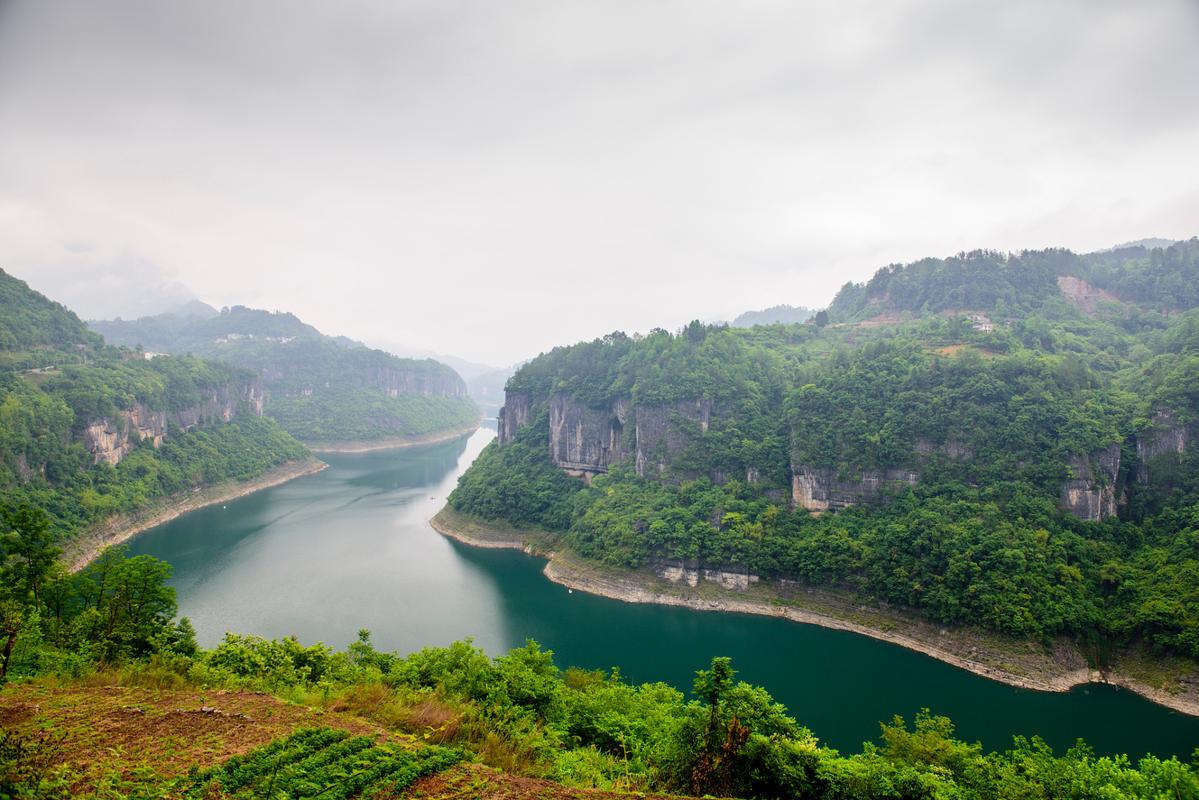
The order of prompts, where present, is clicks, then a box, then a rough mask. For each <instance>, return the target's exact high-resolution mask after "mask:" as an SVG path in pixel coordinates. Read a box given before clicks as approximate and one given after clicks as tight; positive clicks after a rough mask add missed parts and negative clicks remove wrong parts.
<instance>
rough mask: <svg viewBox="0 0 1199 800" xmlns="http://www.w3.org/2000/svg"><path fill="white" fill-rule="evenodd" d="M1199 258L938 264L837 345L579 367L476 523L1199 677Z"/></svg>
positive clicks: (566, 355) (976, 256)
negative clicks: (1198, 288) (1193, 290)
mask: <svg viewBox="0 0 1199 800" xmlns="http://www.w3.org/2000/svg"><path fill="white" fill-rule="evenodd" d="M1197 255H1199V240H1194V239H1192V240H1190V241H1189V242H1182V243H1178V244H1175V245H1172V246H1170V247H1169V248H1167V249H1164V250H1162V249H1155V250H1148V251H1147V250H1145V249H1144V248H1140V247H1137V248H1127V249H1123V250H1118V251H1115V252H1108V253H1100V254H1091V255H1085V256H1078V255H1075V254H1072V253H1069V252H1068V251H1060V250H1050V251H1041V252H1027V253H1020V254H1013V255H1002V254H996V253H970V254H964V255H962V256H959V257H956V258H951V259H927V260H924V261H920V262H916V263H915V264H911V265H908V266H905V267H887V268H884V269H883V270H880V271H879V273H878V274H877V275H876V276H875V277H874V278H873V279H872V280H871V281H869V282H868V283H867V284H864V285H849V286H846V287H845V288H844V289H843V290H842V291H841V293H840V294H839V295H838V296H837V298H836V300H835V301H834V303H833V304H832V306H831V308H830V309H829V312H828V314H827V315H825V316H824V317H823V318H820V317H817V318H814V319H813V321H812V322H811V323H809V324H804V325H790V326H787V325H773V326H759V327H754V328H749V329H736V328H726V327H721V326H704V325H701V324H699V323H692V324H691V325H689V326H687V327H686V328H684V329H682V330H681V331H679V332H677V333H674V334H672V333H668V332H666V331H662V330H656V331H652V332H651V333H649V334H646V335H643V336H626V335H624V334H621V333H615V334H612V335H609V336H607V337H604V338H602V339H598V340H596V341H593V342H587V343H582V344H578V345H575V346H572V347H562V348H556V349H555V350H553V351H552V352H550V353H547V354H544V355H542V356H541V357H539V358H537V359H534V360H533V361H532V362H530V363H529V364H527V365H525V366H524V367H522V368H521V369H520V370H519V371H518V372H517V373H516V374H515V376H514V377H513V378H512V379H511V380H510V381H509V383H508V386H507V404H506V407H505V409H504V412H503V414H502V416H501V425H500V437H499V440H498V441H497V442H495V443H493V444H491V445H490V446H489V447H488V449H487V450H485V451H484V452H483V454H482V455H481V456H480V457H479V459H478V460H477V461H476V462H475V464H474V465H473V466H472V467H471V468H470V469H469V470H468V471H467V473H466V474H465V475H464V476H463V477H462V479H461V481H460V483H459V486H458V488H457V489H456V491H455V492H454V493H453V495H452V496H451V498H450V503H451V505H452V507H453V508H454V509H455V510H457V511H459V512H463V513H467V514H471V515H474V516H477V517H481V518H484V519H503V520H506V521H508V522H510V523H512V524H515V525H518V526H523V527H530V528H540V529H544V530H548V531H551V532H554V533H557V534H560V535H561V537H562V541H563V543H564V544H565V545H566V546H568V547H569V548H571V549H573V550H575V551H576V552H578V553H579V554H581V555H583V556H585V557H588V558H592V559H595V560H598V561H602V562H605V563H608V564H612V565H616V566H621V567H629V568H642V567H655V566H657V565H661V564H663V563H668V562H669V563H683V564H691V565H703V566H708V567H730V568H736V569H740V570H745V571H748V572H750V573H752V574H756V575H760V576H764V577H769V578H788V579H792V580H799V581H801V582H804V583H806V584H808V585H812V586H821V587H830V588H833V589H836V590H840V591H845V592H849V593H851V594H852V595H854V596H857V597H859V598H861V599H864V600H869V601H874V602H885V603H887V604H889V605H890V606H892V607H898V608H905V609H909V610H910V611H911V612H912V613H914V614H918V615H921V616H924V617H926V618H928V619H931V620H935V621H937V622H939V623H951V624H968V625H976V626H981V627H984V628H987V629H990V630H993V631H995V632H998V633H1001V634H1004V635H1010V636H1015V637H1021V638H1033V639H1044V640H1046V641H1048V640H1049V639H1050V638H1051V637H1055V636H1063V635H1064V636H1069V637H1073V638H1075V639H1076V640H1078V641H1079V643H1080V645H1082V646H1083V647H1084V648H1085V650H1086V652H1087V653H1088V655H1090V656H1091V657H1092V658H1093V659H1096V660H1099V661H1100V662H1102V661H1103V659H1104V658H1106V654H1108V653H1110V652H1111V651H1112V649H1113V648H1119V647H1125V646H1143V647H1146V648H1149V649H1150V650H1151V651H1154V652H1162V651H1166V652H1172V653H1177V654H1181V655H1185V656H1188V657H1192V658H1194V657H1199V593H1197V591H1196V587H1197V586H1199V582H1197V581H1196V580H1195V577H1196V576H1197V575H1199V551H1196V550H1195V546H1194V543H1195V542H1196V541H1199V455H1197V453H1196V450H1197V448H1196V447H1195V446H1194V441H1195V436H1196V432H1197V430H1199V428H1197V427H1196V423H1197V422H1199V388H1197V387H1199V310H1197V309H1195V308H1193V306H1195V305H1196V304H1199V299H1196V300H1195V301H1194V302H1192V301H1191V300H1190V299H1188V298H1189V297H1190V296H1189V295H1188V294H1187V293H1186V292H1178V291H1175V289H1174V288H1170V287H1175V284H1176V283H1177V281H1180V280H1181V281H1184V282H1189V285H1191V286H1194V285H1199V274H1197V273H1196V269H1197V267H1196V256H1197ZM1091 280H1094V281H1096V283H1095V284H1091V283H1089V281H1091ZM1101 284H1102V285H1103V286H1107V287H1111V289H1110V291H1109V290H1107V289H1105V290H1104V291H1108V292H1109V293H1108V294H1107V295H1104V296H1103V297H1102V298H1101V300H1100V301H1099V302H1097V303H1090V302H1089V299H1090V298H1093V297H1095V296H1097V292H1098V289H1097V288H1096V287H1097V286H1099V285H1101ZM1167 299H1168V300H1169V303H1168V304H1167V303H1166V300H1167ZM880 316H883V319H882V320H880V319H879V317H880Z"/></svg>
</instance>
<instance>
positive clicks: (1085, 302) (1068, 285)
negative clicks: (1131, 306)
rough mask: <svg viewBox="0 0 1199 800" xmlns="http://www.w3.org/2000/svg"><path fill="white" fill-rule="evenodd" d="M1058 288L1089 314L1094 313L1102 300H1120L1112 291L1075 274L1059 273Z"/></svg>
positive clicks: (1063, 294) (1110, 301)
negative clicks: (1095, 285)
mask: <svg viewBox="0 0 1199 800" xmlns="http://www.w3.org/2000/svg"><path fill="white" fill-rule="evenodd" d="M1057 288H1058V289H1060V290H1061V292H1062V296H1063V297H1065V298H1066V299H1067V300H1069V301H1070V302H1071V303H1073V304H1074V305H1075V306H1077V307H1078V308H1080V309H1082V310H1083V311H1085V312H1087V313H1088V314H1094V313H1095V309H1097V308H1098V307H1099V304H1100V303H1101V302H1102V303H1119V302H1120V298H1118V297H1116V296H1115V295H1114V294H1112V293H1111V292H1108V291H1104V290H1103V289H1099V288H1096V287H1094V286H1092V285H1091V284H1089V283H1087V282H1086V281H1084V280H1083V279H1082V278H1076V277H1074V276H1073V275H1059V276H1058V278H1057Z"/></svg>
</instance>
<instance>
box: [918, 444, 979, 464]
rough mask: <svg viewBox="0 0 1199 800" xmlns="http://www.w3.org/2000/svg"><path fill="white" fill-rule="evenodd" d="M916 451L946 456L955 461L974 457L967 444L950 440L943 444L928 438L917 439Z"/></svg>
mask: <svg viewBox="0 0 1199 800" xmlns="http://www.w3.org/2000/svg"><path fill="white" fill-rule="evenodd" d="M916 453H917V454H918V455H921V456H934V455H942V456H947V457H949V458H952V459H954V460H955V461H956V460H961V459H968V458H973V457H974V451H973V450H972V449H970V447H969V445H966V444H964V443H962V442H955V441H952V440H950V441H947V442H945V443H944V444H937V443H936V442H934V441H931V440H929V439H917V440H916Z"/></svg>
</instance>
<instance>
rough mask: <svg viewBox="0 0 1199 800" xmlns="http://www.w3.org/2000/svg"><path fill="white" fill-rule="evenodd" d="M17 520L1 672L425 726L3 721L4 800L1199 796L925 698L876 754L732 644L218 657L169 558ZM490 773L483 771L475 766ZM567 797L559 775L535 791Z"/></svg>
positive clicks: (1145, 772)
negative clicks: (214, 751)
mask: <svg viewBox="0 0 1199 800" xmlns="http://www.w3.org/2000/svg"><path fill="white" fill-rule="evenodd" d="M2 524H3V527H2V528H0V530H2V531H3V536H0V609H2V611H3V616H2V619H0V621H2V622H3V625H2V626H0V637H3V642H0V644H3V650H2V653H3V656H2V660H0V681H4V680H7V681H19V682H21V683H23V684H25V685H32V686H34V687H37V688H39V689H40V691H42V692H43V695H42V696H46V695H45V692H48V691H53V690H55V689H56V688H59V687H64V686H65V687H71V686H74V685H80V684H82V685H94V686H104V687H106V689H105V691H108V692H119V691H120V688H119V687H121V686H137V687H142V688H143V694H142V695H140V696H141V697H142V698H146V697H148V696H152V695H147V694H146V693H145V691H146V690H149V691H150V692H153V691H155V690H158V689H163V688H166V687H169V688H170V690H171V691H172V692H173V693H174V694H173V696H174V697H176V698H177V697H179V693H180V692H181V691H191V692H194V694H195V696H196V697H197V698H199V699H201V700H203V699H204V698H208V697H216V698H219V697H221V696H222V695H225V694H226V690H244V689H252V690H257V691H260V692H270V693H274V694H277V695H279V696H281V697H285V698H289V699H291V700H292V701H293V702H298V703H300V704H301V705H308V706H316V707H318V708H321V709H323V710H324V712H325V716H324V717H323V720H324V721H325V722H326V723H328V724H336V723H335V722H334V720H333V717H334V716H335V715H345V714H351V715H356V716H358V717H359V718H361V719H363V720H368V721H371V722H373V723H376V724H379V725H382V726H384V728H385V729H387V730H390V731H396V732H400V733H405V734H409V735H410V736H411V738H409V739H407V740H406V741H405V742H404V743H402V744H401V745H399V746H397V745H394V744H390V743H388V742H381V741H380V740H379V739H378V738H375V737H371V736H356V737H351V736H349V735H348V734H347V733H346V732H345V730H343V729H341V730H339V729H337V728H329V727H322V728H310V729H303V730H298V731H295V732H294V733H292V734H291V735H287V736H281V737H280V738H278V739H277V740H275V741H273V742H271V743H269V744H267V745H264V746H262V747H261V748H256V749H254V750H250V751H249V752H241V753H240V754H239V755H234V756H232V757H229V758H227V759H225V760H223V761H221V762H219V763H217V764H215V765H210V766H205V767H204V768H203V769H200V768H197V766H196V765H192V768H191V769H190V770H188V771H186V772H184V771H182V770H181V769H180V768H179V764H178V763H177V756H175V755H174V754H173V750H172V749H168V750H167V751H166V752H165V753H157V752H155V753H153V754H147V756H148V757H142V758H139V759H138V763H139V766H138V768H137V769H125V770H122V769H120V768H119V767H116V766H112V767H110V768H106V765H105V764H90V765H89V764H79V763H76V762H72V761H71V760H70V759H66V758H63V757H61V756H60V755H59V752H58V748H60V747H62V745H63V743H64V742H63V739H62V738H61V737H59V738H55V737H54V736H50V735H47V733H46V731H45V730H42V729H40V728H39V727H38V726H37V723H36V719H35V720H34V724H32V725H31V724H29V723H28V721H26V722H25V723H24V724H22V720H27V718H26V717H22V716H20V715H15V716H14V717H12V719H13V720H14V721H15V722H16V723H17V724H14V725H13V726H11V727H9V728H7V729H6V730H5V731H3V732H0V794H2V795H3V796H6V797H41V798H60V797H64V798H65V797H79V796H96V797H109V796H112V797H116V796H120V797H147V798H149V797H166V796H171V797H195V798H204V797H216V796H237V797H277V796H289V797H291V796H294V797H301V796H328V797H360V796H361V797H384V796H397V793H399V792H401V791H402V790H404V789H405V788H407V787H408V786H409V785H410V784H411V783H412V782H413V781H415V780H416V779H418V778H419V777H420V776H422V775H427V774H432V773H436V772H439V771H441V770H445V769H449V768H450V767H452V766H453V765H454V764H457V763H458V762H460V761H462V760H463V759H472V760H477V761H479V762H482V763H483V764H487V765H491V766H492V767H495V768H498V769H499V770H502V771H503V773H508V774H516V775H525V776H533V777H539V778H548V779H551V780H553V781H555V782H557V783H559V784H561V785H562V786H563V787H600V788H604V789H609V790H620V791H625V792H647V791H653V792H672V793H687V794H691V795H697V796H698V795H704V796H712V795H715V796H721V797H732V796H735V797H746V798H801V797H802V798H830V799H831V798H846V799H847V800H848V798H971V799H972V800H974V799H979V798H983V799H990V798H994V799H995V800H1001V799H1003V800H1007V799H1009V798H1010V799H1011V800H1015V799H1016V798H1029V797H1038V798H1092V797H1110V798H1134V797H1136V798H1157V797H1187V798H1193V797H1197V796H1199V775H1197V774H1196V773H1195V770H1194V767H1193V766H1192V765H1188V764H1185V763H1182V762H1180V761H1179V760H1178V759H1176V758H1171V759H1168V760H1163V759H1160V758H1157V757H1155V756H1152V755H1146V756H1144V757H1142V758H1140V760H1139V762H1137V763H1136V764H1135V765H1134V764H1133V762H1132V761H1131V760H1130V759H1128V758H1127V757H1124V756H1119V757H1097V756H1096V755H1094V753H1093V752H1092V751H1091V750H1090V749H1089V748H1088V747H1087V746H1086V744H1085V743H1083V742H1079V743H1078V744H1077V745H1076V746H1075V747H1073V748H1072V749H1071V750H1070V751H1069V752H1067V753H1065V754H1055V753H1054V752H1053V751H1052V750H1051V749H1050V748H1049V747H1048V746H1047V745H1046V744H1045V743H1044V742H1043V741H1041V740H1039V739H1037V738H1031V739H1026V738H1023V737H1017V738H1016V739H1015V740H1014V741H1013V744H1012V747H1011V749H1010V750H1007V751H1006V752H993V753H984V752H983V750H982V748H981V747H980V746H979V745H977V744H971V743H968V742H964V741H960V740H958V739H956V738H954V735H953V725H952V723H951V722H950V720H948V719H946V718H944V717H935V716H932V715H930V714H928V713H927V712H923V713H921V714H919V715H917V717H916V718H915V720H913V721H912V722H911V723H908V722H905V721H904V720H903V719H900V718H898V717H896V718H894V719H892V720H890V721H888V722H885V723H884V724H882V726H881V730H880V734H879V736H878V738H877V740H876V741H874V742H867V743H866V744H865V745H864V746H863V749H862V751H861V752H860V753H857V754H842V753H839V752H838V751H836V750H833V749H830V748H828V747H826V746H823V745H821V743H820V740H819V738H818V732H813V731H810V730H808V729H807V728H805V727H804V726H803V724H802V722H801V720H799V719H797V718H796V717H795V716H793V715H792V713H791V712H789V711H788V710H787V709H786V708H784V707H783V706H782V705H780V704H779V703H777V702H775V701H774V700H773V698H771V696H770V695H769V694H768V693H767V692H766V691H765V690H764V689H762V688H760V687H756V686H753V685H750V684H748V683H745V682H743V681H738V680H737V678H736V671H735V669H734V667H733V665H732V664H731V662H730V661H729V659H727V658H714V659H712V661H711V663H710V664H709V665H706V668H703V669H699V670H698V671H697V672H696V674H695V680H694V684H693V686H692V692H691V694H690V696H685V695H684V694H683V693H682V692H680V691H678V690H677V689H675V688H673V687H671V686H668V685H666V684H662V683H647V684H642V685H633V684H630V683H628V682H626V681H625V680H623V679H622V678H621V676H620V674H619V672H617V671H616V670H613V671H611V672H604V671H585V670H579V669H567V670H564V671H563V670H560V669H559V667H558V666H557V665H556V664H555V663H554V660H553V653H552V652H549V651H545V650H543V649H541V648H540V647H539V646H538V645H537V643H536V642H533V641H529V642H527V643H526V645H525V646H523V647H519V648H516V649H514V650H512V651H510V652H509V653H507V654H505V655H502V656H499V657H495V658H491V657H489V656H488V655H487V654H485V653H484V652H482V651H481V650H480V649H478V648H477V647H475V646H474V645H473V644H472V643H471V642H470V641H465V642H457V643H455V644H452V645H449V646H448V647H433V648H427V649H424V650H420V651H418V652H415V653H412V654H410V655H407V656H402V655H399V654H396V653H388V652H381V651H379V650H377V649H375V648H374V647H373V646H372V644H371V641H370V633H369V632H368V631H365V630H364V631H361V632H360V633H359V638H358V641H356V642H354V643H351V644H350V645H349V646H348V647H347V648H346V649H345V650H344V651H341V652H335V651H333V650H332V649H330V648H328V647H326V646H324V645H321V644H315V645H304V644H301V643H300V642H298V641H296V640H295V639H293V638H285V639H278V640H267V639H263V638H259V637H255V636H239V635H236V634H228V635H227V636H226V637H225V640H224V642H223V643H221V644H220V645H219V646H217V647H215V648H213V649H211V650H201V649H200V648H198V647H197V646H196V642H195V638H194V635H193V632H192V629H191V626H190V624H189V623H188V622H187V620H186V619H183V620H179V621H178V622H176V621H174V617H175V611H176V607H175V596H174V590H173V589H172V588H170V587H169V586H168V585H166V583H165V581H166V579H167V578H168V577H169V575H170V566H169V565H167V564H165V563H164V562H161V561H158V560H156V559H154V558H152V557H150V556H137V557H133V558H127V557H125V555H124V554H123V553H122V552H121V551H120V550H110V551H108V552H107V553H106V554H105V555H104V556H103V557H102V558H101V559H100V560H98V561H96V562H95V563H93V564H91V565H90V566H88V567H87V568H86V569H84V570H83V571H81V572H79V573H76V574H67V573H64V572H63V571H62V569H61V567H60V566H58V565H57V563H56V555H57V554H56V551H55V549H54V547H53V545H52V544H51V536H50V534H49V531H48V528H47V525H48V520H47V519H46V518H45V516H44V515H43V514H42V513H41V512H40V511H37V510H34V509H30V508H27V507H23V508H18V509H16V510H14V511H11V512H9V513H7V514H5V515H4V517H3V523H2ZM697 666H702V665H697ZM14 689H15V690H16V691H18V692H20V689H21V687H20V686H17V687H14ZM214 690H215V691H214ZM51 696H52V695H51ZM118 696H119V695H118ZM174 702H178V700H175V701H174ZM208 702H213V701H208ZM216 702H219V699H218V700H217V701H216ZM51 713H54V712H51ZM71 713H72V715H73V716H74V717H75V718H80V717H82V718H86V716H87V714H89V713H91V712H90V710H89V709H86V708H82V709H81V708H74V709H72V711H71ZM124 713H126V714H128V713H137V714H139V715H141V716H144V717H145V718H146V719H147V723H149V721H150V720H151V718H153V722H154V724H155V725H158V726H162V727H161V728H160V730H161V733H160V734H159V735H160V736H164V737H169V736H170V735H171V733H172V728H171V717H170V715H159V716H155V715H154V714H153V707H152V706H151V707H150V710H149V711H147V710H146V709H144V708H134V709H133V710H130V708H129V707H126V708H125V709H124ZM194 713H197V714H203V713H223V712H219V710H217V709H213V708H211V707H207V706H206V707H204V708H201V709H200V710H199V711H198V712H194ZM176 718H177V719H178V718H179V717H178V715H177V716H176ZM175 724H179V723H175ZM216 742H219V739H217V740H214V745H215V744H216ZM178 746H179V745H175V747H178ZM110 757H111V760H112V761H114V762H120V761H122V760H123V758H124V754H123V752H122V751H120V749H119V748H114V749H113V750H112V752H111V753H110ZM160 770H161V771H160ZM493 774H497V775H498V774H499V773H493ZM172 776H173V777H172ZM484 778H485V774H484V773H479V772H475V773H473V777H472V779H471V780H472V782H473V784H474V785H477V784H478V782H479V781H481V780H484ZM551 794H554V791H553V789H552V788H548V787H543V788H541V789H540V794H539V795H538V796H549V795H551Z"/></svg>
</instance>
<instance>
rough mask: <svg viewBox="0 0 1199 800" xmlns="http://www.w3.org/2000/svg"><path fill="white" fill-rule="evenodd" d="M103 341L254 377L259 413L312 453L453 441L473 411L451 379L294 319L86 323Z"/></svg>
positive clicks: (252, 316)
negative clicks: (258, 382) (258, 383)
mask: <svg viewBox="0 0 1199 800" xmlns="http://www.w3.org/2000/svg"><path fill="white" fill-rule="evenodd" d="M89 324H90V326H91V327H92V329H93V330H95V331H97V332H99V333H102V334H103V335H104V336H105V338H106V339H108V340H109V341H112V342H114V343H116V344H120V345H124V346H127V347H131V348H143V349H144V350H147V351H151V352H161V353H191V354H195V355H200V356H204V357H206V358H212V359H218V360H220V361H223V362H226V363H229V364H232V365H235V366H238V367H243V368H246V369H250V370H253V371H254V372H256V373H257V374H258V375H259V376H260V377H261V379H262V382H263V389H264V395H265V397H264V412H265V413H266V415H267V416H269V417H271V418H273V419H275V420H277V421H278V422H279V424H280V425H282V426H283V428H284V429H285V430H287V431H288V432H289V433H291V434H292V435H294V436H295V437H296V438H298V439H300V440H301V441H304V442H306V443H308V444H310V445H313V446H317V447H326V448H333V449H337V448H343V447H351V448H354V447H369V446H371V445H384V444H397V443H403V442H405V441H420V440H424V439H428V438H435V437H438V436H445V435H453V434H455V433H461V432H463V431H464V430H468V429H470V428H472V427H473V426H474V425H475V424H477V421H478V415H479V414H478V409H477V408H476V407H475V405H474V403H473V402H472V401H471V399H470V398H469V397H468V396H467V390H466V384H465V383H464V382H463V381H462V379H461V378H460V377H459V376H458V374H457V373H455V372H454V370H453V369H451V368H450V367H448V366H446V365H445V364H441V363H439V362H437V361H433V360H432V359H410V358H398V357H396V356H393V355H391V354H389V353H385V352H383V351H382V350H373V349H370V348H367V347H365V346H363V345H361V344H359V343H357V342H354V341H351V340H349V339H346V338H344V337H336V338H335V337H330V336H325V335H324V334H322V333H321V332H320V331H318V330H317V329H316V328H314V327H312V326H311V325H308V324H306V323H304V322H302V321H300V320H299V319H298V318H297V317H296V316H295V315H293V314H287V313H271V312H268V311H262V310H258V309H251V308H246V307H244V306H234V307H232V308H227V309H223V310H222V311H221V312H219V313H216V314H213V315H210V316H203V315H193V316H184V315H180V314H162V315H159V316H156V317H144V318H142V319H138V320H132V321H125V320H113V321H102V322H91V323H89Z"/></svg>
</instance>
